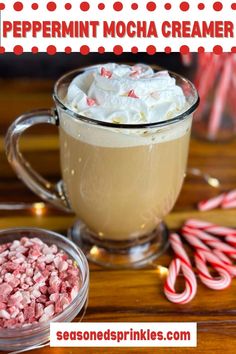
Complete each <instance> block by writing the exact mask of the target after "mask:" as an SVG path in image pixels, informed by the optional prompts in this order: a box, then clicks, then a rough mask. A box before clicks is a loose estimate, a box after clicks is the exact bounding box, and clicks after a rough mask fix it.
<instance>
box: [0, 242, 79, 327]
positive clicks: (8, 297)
mask: <svg viewBox="0 0 236 354" xmlns="http://www.w3.org/2000/svg"><path fill="white" fill-rule="evenodd" d="M0 259H1V262H0V329H1V328H13V327H19V326H22V325H25V324H31V323H37V322H43V321H49V320H50V319H51V318H52V317H53V316H55V315H56V314H59V313H60V312H62V311H63V310H64V309H65V308H66V307H67V306H68V305H69V304H70V303H71V302H72V301H73V299H74V298H75V297H76V295H77V294H78V292H79V284H80V270H79V269H78V268H77V267H76V266H75V265H74V264H73V261H72V260H71V259H69V258H68V256H67V255H66V254H65V253H64V252H63V251H58V249H57V246H56V245H51V246H48V245H47V244H45V243H44V242H42V241H41V240H40V239H38V238H32V239H29V238H26V237H23V238H22V239H21V240H20V241H19V240H15V241H14V242H12V243H8V244H4V245H1V246H0Z"/></svg>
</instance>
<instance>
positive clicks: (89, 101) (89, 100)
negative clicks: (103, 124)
mask: <svg viewBox="0 0 236 354" xmlns="http://www.w3.org/2000/svg"><path fill="white" fill-rule="evenodd" d="M95 104H96V100H94V99H93V98H89V97H87V105H88V106H90V107H92V106H94V105H95Z"/></svg>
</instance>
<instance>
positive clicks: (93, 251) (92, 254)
mask: <svg viewBox="0 0 236 354" xmlns="http://www.w3.org/2000/svg"><path fill="white" fill-rule="evenodd" d="M97 254H99V249H98V248H97V246H93V247H92V248H91V250H90V255H91V256H96V255H97Z"/></svg>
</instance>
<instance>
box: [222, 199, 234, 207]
mask: <svg viewBox="0 0 236 354" xmlns="http://www.w3.org/2000/svg"><path fill="white" fill-rule="evenodd" d="M222 208H223V209H233V208H236V199H235V200H230V201H229V202H223V203H222Z"/></svg>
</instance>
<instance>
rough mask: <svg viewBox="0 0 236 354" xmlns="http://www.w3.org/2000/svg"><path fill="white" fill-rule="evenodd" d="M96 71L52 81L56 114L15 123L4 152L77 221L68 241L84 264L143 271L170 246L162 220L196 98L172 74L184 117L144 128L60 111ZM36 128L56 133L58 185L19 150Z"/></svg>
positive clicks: (177, 179) (183, 160) (175, 187)
mask: <svg viewBox="0 0 236 354" xmlns="http://www.w3.org/2000/svg"><path fill="white" fill-rule="evenodd" d="M93 68H94V67H88V68H86V69H80V70H75V71H73V72H70V73H68V74H66V75H64V76H63V77H61V78H60V79H59V80H58V81H57V82H56V84H55V88H54V94H53V98H54V101H55V105H56V108H55V109H53V110H38V111H36V112H32V113H28V114H24V115H22V116H21V117H19V118H18V119H17V120H16V121H15V122H14V123H13V124H12V125H11V127H10V128H9V130H8V133H7V136H6V153H7V157H8V160H9V162H10V163H11V165H12V167H13V169H14V170H15V171H16V173H17V175H18V176H19V177H20V178H21V179H22V180H23V182H24V183H25V184H26V185H27V186H28V187H29V188H30V189H31V190H32V191H33V192H35V193H36V194H37V195H39V196H40V197H41V198H42V199H43V200H46V201H47V202H50V203H52V204H53V205H55V206H56V207H58V208H60V209H64V210H66V211H73V212H74V213H75V214H76V216H78V220H79V221H77V222H76V223H75V224H74V226H73V227H72V228H71V229H70V231H69V236H70V237H71V239H72V240H73V241H74V242H75V243H76V244H78V245H79V246H80V247H81V248H82V249H83V251H84V252H85V254H86V256H87V258H88V259H89V260H91V261H93V262H96V263H97V264H101V265H105V266H109V267H115V268H122V267H141V266H144V265H145V264H147V263H149V262H150V261H151V260H153V259H154V258H156V257H157V256H159V255H160V254H161V253H162V252H163V251H164V250H165V249H166V247H167V243H168V242H167V240H168V232H167V229H166V227H165V225H164V223H163V222H162V220H163V218H164V217H165V216H166V215H167V214H168V213H169V212H170V211H171V209H172V208H173V206H174V204H175V202H176V199H177V197H178V195H179V193H180V190H181V187H182V184H183V180H184V176H185V171H186V164H187V158H188V147H189V137H190V130H191V123H192V116H193V113H194V111H195V110H196V108H197V106H198V103H199V97H198V94H197V91H196V89H195V87H194V86H193V84H192V83H191V82H190V81H188V80H187V79H185V78H183V77H181V76H179V75H177V74H174V73H171V72H170V73H169V74H170V75H171V76H172V77H174V78H175V79H176V84H177V85H179V86H180V87H181V88H182V90H183V92H184V95H185V97H186V101H187V108H186V111H185V112H183V113H182V114H180V115H178V116H176V117H174V118H172V119H169V120H166V121H162V122H157V123H147V124H119V125H117V124H115V123H108V122H104V121H101V120H99V119H98V120H94V119H91V118H89V117H85V116H82V115H80V114H78V113H75V112H74V111H72V110H71V109H69V108H68V107H66V105H65V99H66V94H67V88H68V85H69V84H70V82H71V81H72V80H73V78H74V77H75V76H77V75H78V74H81V73H83V72H84V70H91V69H93ZM153 69H154V70H155V71H158V70H160V69H159V68H158V67H154V68H153ZM39 123H49V124H54V125H58V127H59V135H60V161H61V172H62V181H61V182H59V183H58V184H56V185H52V184H51V183H50V182H48V181H46V180H45V179H44V178H42V177H41V176H40V175H39V174H38V173H37V172H36V171H34V170H33V169H32V168H31V167H30V165H29V163H28V162H26V161H25V160H24V158H23V156H22V154H21V153H20V151H19V148H18V140H19V137H20V135H21V134H22V133H23V132H24V131H25V130H26V129H27V128H29V127H30V126H32V125H35V124H39Z"/></svg>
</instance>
